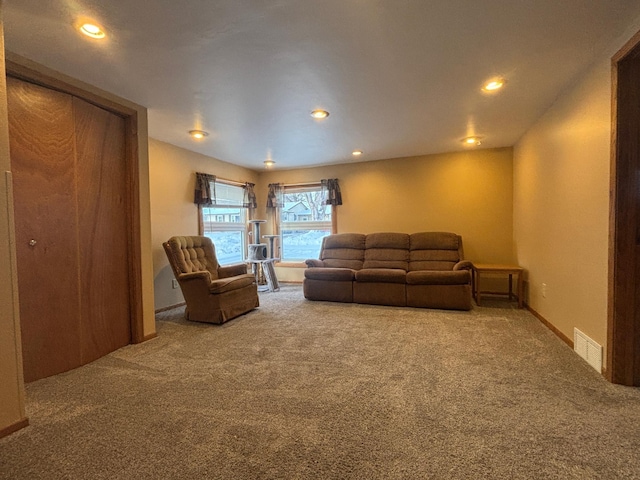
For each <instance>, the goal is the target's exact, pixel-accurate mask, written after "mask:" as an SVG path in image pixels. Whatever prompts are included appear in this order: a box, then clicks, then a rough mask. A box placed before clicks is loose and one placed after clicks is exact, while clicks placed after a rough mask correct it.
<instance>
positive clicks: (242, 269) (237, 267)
mask: <svg viewBox="0 0 640 480" xmlns="http://www.w3.org/2000/svg"><path fill="white" fill-rule="evenodd" d="M245 273H247V265H246V264H245V263H236V264H234V265H226V266H224V267H218V276H219V277H220V278H229V277H235V276H236V275H243V274H245Z"/></svg>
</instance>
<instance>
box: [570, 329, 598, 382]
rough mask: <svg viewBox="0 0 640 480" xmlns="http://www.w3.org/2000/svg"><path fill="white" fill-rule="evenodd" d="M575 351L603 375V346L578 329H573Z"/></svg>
mask: <svg viewBox="0 0 640 480" xmlns="http://www.w3.org/2000/svg"><path fill="white" fill-rule="evenodd" d="M573 349H574V350H575V352H576V353H577V354H578V355H580V356H581V357H582V358H584V359H585V360H586V361H587V363H588V364H589V365H591V366H592V367H593V368H595V369H596V370H597V371H598V373H602V346H601V345H599V344H598V343H596V342H595V341H594V340H593V339H591V338H589V337H588V336H587V335H585V334H584V333H583V332H581V331H580V330H578V329H577V328H574V329H573Z"/></svg>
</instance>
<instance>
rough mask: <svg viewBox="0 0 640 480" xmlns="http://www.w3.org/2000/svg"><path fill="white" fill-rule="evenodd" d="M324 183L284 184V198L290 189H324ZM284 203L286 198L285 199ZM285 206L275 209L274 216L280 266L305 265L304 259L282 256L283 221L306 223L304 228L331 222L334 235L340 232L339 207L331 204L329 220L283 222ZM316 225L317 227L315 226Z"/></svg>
mask: <svg viewBox="0 0 640 480" xmlns="http://www.w3.org/2000/svg"><path fill="white" fill-rule="evenodd" d="M322 188H323V187H322V183H321V182H313V183H303V184H290V185H287V184H284V185H283V186H282V191H283V199H284V195H286V194H287V190H289V191H290V192H291V191H292V190H298V191H304V190H307V191H316V190H322ZM283 203H284V200H283ZM283 208H284V205H283V206H282V207H278V208H276V209H274V210H275V216H274V223H275V225H274V232H275V233H276V235H278V240H279V242H278V243H279V244H278V250H279V255H278V257H279V261H278V262H276V263H277V265H278V266H281V267H304V266H305V263H304V260H284V259H283V258H282V252H283V248H282V247H283V245H282V231H283V228H282V226H283V223H288V224H291V223H299V224H304V227H305V228H303V230H314V229H315V230H317V229H318V227H319V226H322V227H324V226H325V225H327V224H330V227H331V228H330V233H329V234H330V235H334V234H336V233H338V218H337V208H336V206H335V205H331V220H330V221H327V222H309V221H304V222H283V221H282V209H283ZM314 227H315V228H314Z"/></svg>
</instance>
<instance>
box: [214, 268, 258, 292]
mask: <svg viewBox="0 0 640 480" xmlns="http://www.w3.org/2000/svg"><path fill="white" fill-rule="evenodd" d="M255 281H256V277H255V276H254V275H253V274H252V273H244V274H242V275H236V276H235V277H228V278H219V279H218V280H213V281H212V282H211V285H209V292H210V293H226V292H230V291H232V290H237V289H239V288H243V287H246V286H248V285H251V284H253V283H255Z"/></svg>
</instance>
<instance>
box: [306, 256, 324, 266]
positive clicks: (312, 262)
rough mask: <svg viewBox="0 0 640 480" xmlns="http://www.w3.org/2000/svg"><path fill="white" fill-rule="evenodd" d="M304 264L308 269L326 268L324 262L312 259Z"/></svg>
mask: <svg viewBox="0 0 640 480" xmlns="http://www.w3.org/2000/svg"><path fill="white" fill-rule="evenodd" d="M304 263H306V264H307V267H309V268H311V267H324V262H323V261H322V260H316V259H315V258H311V259H309V260H305V261H304Z"/></svg>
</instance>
